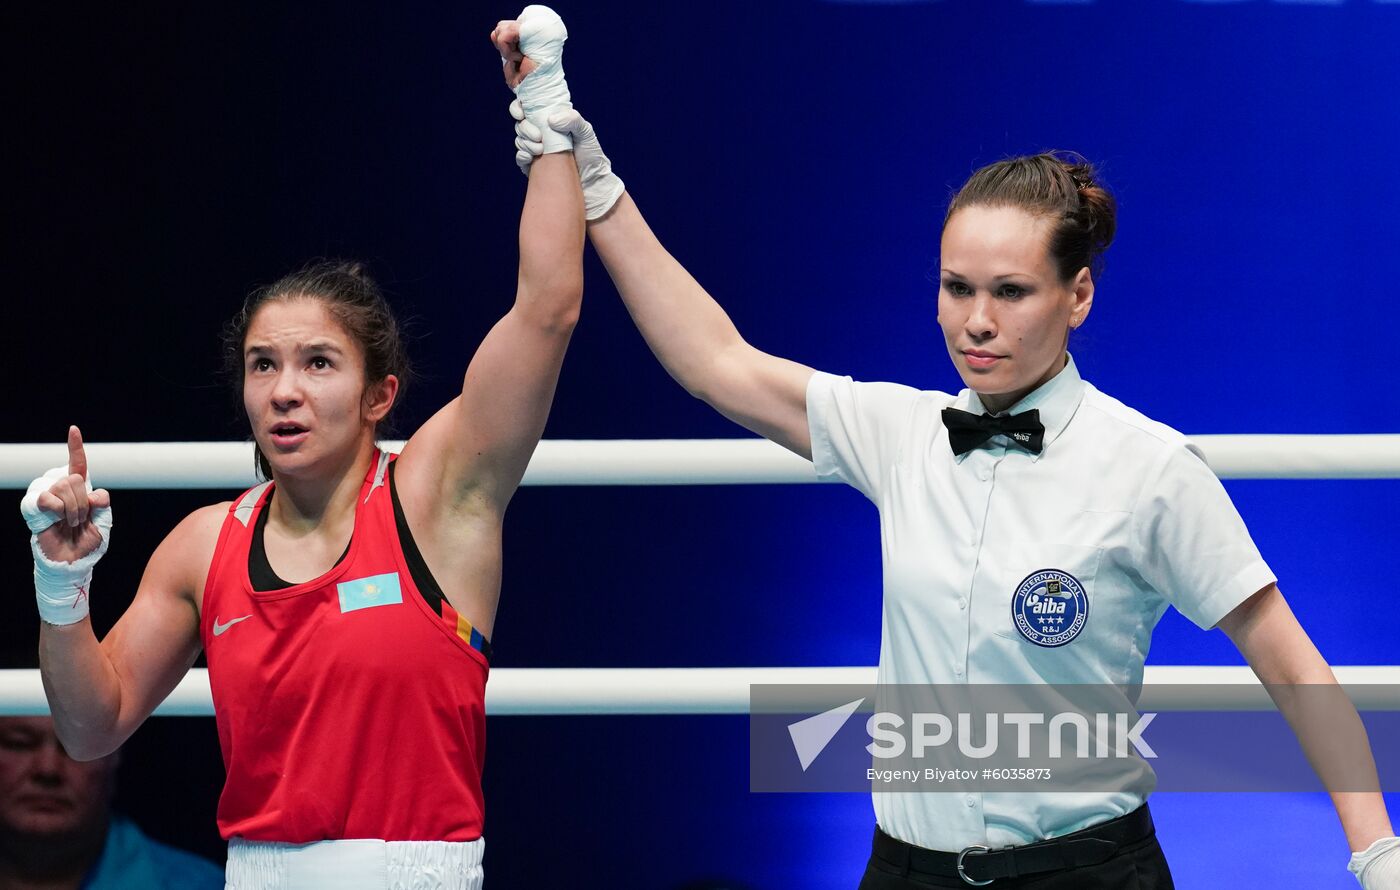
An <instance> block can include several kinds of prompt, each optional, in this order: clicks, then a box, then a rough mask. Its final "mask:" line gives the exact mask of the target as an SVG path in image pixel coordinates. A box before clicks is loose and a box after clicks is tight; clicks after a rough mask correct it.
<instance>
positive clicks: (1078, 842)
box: [872, 804, 1155, 887]
mask: <svg viewBox="0 0 1400 890" xmlns="http://www.w3.org/2000/svg"><path fill="white" fill-rule="evenodd" d="M1154 833H1155V829H1154V828H1153V827H1152V814H1151V813H1149V812H1148V811H1147V804H1143V805H1142V806H1140V807H1138V808H1137V809H1136V810H1133V811H1132V812H1131V813H1128V814H1127V815H1126V816H1119V817H1118V818H1117V819H1110V820H1109V821H1107V822H1101V823H1100V824H1098V825H1092V826H1090V827H1088V828H1085V829H1083V830H1081V831H1076V832H1074V833H1073V834H1067V835H1064V836H1063V837H1057V838H1051V839H1050V840H1046V841H1038V842H1036V843H1034V844H1026V845H1025V846H1023V847H1008V848H1006V849H1004V850H992V849H990V848H988V847H984V846H982V845H980V844H975V845H973V846H971V847H967V848H966V849H964V850H962V851H961V852H958V853H944V852H943V851H941V850H926V849H924V848H923V847H916V846H914V845H913V844H906V843H905V842H904V841H901V840H896V839H895V838H892V837H890V836H889V835H887V834H885V833H884V832H883V831H881V830H880V827H879V826H878V825H877V826H876V827H875V846H874V850H873V851H872V852H873V854H874V856H875V857H876V858H877V859H880V860H882V861H884V862H886V863H888V864H890V865H893V866H895V867H896V868H898V869H899V870H900V871H902V872H921V873H923V874H928V875H936V876H938V877H942V878H960V879H961V880H962V881H963V883H966V884H971V885H973V886H979V887H980V886H985V885H987V884H990V883H992V882H993V881H995V880H997V879H999V878H1017V877H1021V876H1023V875H1035V874H1041V873H1043V872H1051V871H1064V870H1065V869H1070V868H1081V867H1083V866H1086V865H1098V864H1099V863H1100V862H1106V861H1107V860H1108V859H1109V858H1110V857H1112V856H1113V855H1114V854H1115V853H1117V852H1118V850H1119V849H1120V848H1122V847H1125V846H1128V845H1130V844H1134V843H1137V842H1138V841H1144V840H1147V839H1148V838H1150V837H1152V835H1153V834H1154Z"/></svg>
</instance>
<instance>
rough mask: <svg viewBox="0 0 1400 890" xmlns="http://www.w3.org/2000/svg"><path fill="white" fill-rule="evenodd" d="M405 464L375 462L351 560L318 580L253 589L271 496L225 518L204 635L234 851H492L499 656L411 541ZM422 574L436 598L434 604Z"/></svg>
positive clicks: (224, 812) (250, 495) (222, 818)
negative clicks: (252, 566) (439, 585)
mask: <svg viewBox="0 0 1400 890" xmlns="http://www.w3.org/2000/svg"><path fill="white" fill-rule="evenodd" d="M392 460H393V457H392V456H391V455H389V454H387V453H380V454H378V455H377V457H376V460H375V461H374V462H373V463H372V464H371V466H370V471H369V473H368V475H367V476H366V477H365V482H364V485H363V487H362V488H361V490H360V495H359V500H358V501H357V504H356V510H355V529H354V533H353V536H352V537H351V539H350V548H349V550H348V551H347V552H346V554H345V556H344V558H343V559H342V560H341V561H340V562H339V563H338V564H337V565H336V566H335V567H334V568H332V569H331V570H330V571H329V572H327V573H326V574H324V575H322V576H321V577H319V578H316V579H315V580H312V581H307V582H305V583H302V584H295V585H292V586H290V587H286V588H284V589H281V590H271V591H254V590H253V587H252V584H251V582H250V581H249V577H248V555H249V548H250V546H251V545H252V540H253V533H254V529H255V527H256V524H257V519H258V514H259V513H260V511H262V510H263V509H265V508H266V506H267V503H268V498H269V496H270V495H271V492H272V484H271V483H264V484H262V485H260V486H258V487H256V488H253V489H250V490H249V491H248V492H246V493H245V494H244V495H243V496H242V497H241V498H239V499H238V500H237V501H235V502H234V504H233V506H232V507H231V508H230V509H229V515H228V516H227V517H226V518H225V519H224V525H223V529H222V530H221V531H220V533H219V543H218V545H217V547H215V549H214V560H213V563H212V564H211V566H210V568H209V578H208V580H207V581H206V582H205V586H204V604H203V613H202V614H201V616H200V637H201V639H202V640H203V643H204V651H205V653H206V654H207V656H208V660H209V685H210V686H211V687H212V688H213V693H214V714H215V718H216V721H217V723H218V728H219V744H220V747H221V748H222V749H223V756H224V768H225V770H226V771H227V773H228V778H227V780H226V781H225V784H224V791H223V794H222V796H221V797H220V798H219V813H218V822H219V832H220V833H221V834H222V835H223V836H224V837H225V838H232V837H242V838H246V839H248V840H257V841H283V842H286V843H294V844H299V843H309V842H312V841H319V840H328V839H331V840H338V839H343V838H379V839H381V840H386V841H471V840H476V839H477V838H479V837H481V831H482V821H483V801H482V795H481V769H482V764H483V761H484V758H485V753H486V708H485V695H486V674H487V658H486V655H484V654H483V653H482V651H480V650H481V649H484V648H486V647H485V643H484V641H483V640H482V638H481V635H480V633H478V632H476V631H475V630H473V629H472V627H471V625H470V624H469V623H467V621H466V620H465V619H463V618H461V617H459V616H458V615H457V613H456V612H455V611H454V610H453V608H452V606H451V605H450V604H448V603H447V601H446V600H445V599H442V598H441V597H440V594H438V593H437V592H436V590H435V588H436V584H435V582H432V579H431V575H428V574H427V569H426V566H424V565H423V564H422V560H421V557H419V556H418V553H417V548H416V547H415V546H414V545H413V544H412V541H411V538H409V539H408V540H407V541H406V542H401V541H400V537H399V534H398V528H399V527H400V526H399V525H398V524H396V522H395V509H394V508H395V506H396V505H395V500H396V498H395V496H394V493H393V492H391V485H392V477H393V474H392V473H391V472H389V469H390V462H391V461H392ZM400 516H401V511H400ZM402 527H403V528H405V529H406V528H407V524H406V523H402ZM405 550H408V551H409V553H410V554H411V558H405ZM415 564H416V565H415ZM415 571H416V572H417V576H418V577H419V578H420V579H425V581H424V584H423V586H424V587H429V588H434V589H433V590H430V591H428V595H427V596H426V597H425V595H424V593H423V592H422V591H420V586H419V584H418V583H415V581H414V573H415ZM487 651H488V652H489V649H488V650H487Z"/></svg>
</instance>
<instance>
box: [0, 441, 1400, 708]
mask: <svg viewBox="0 0 1400 890" xmlns="http://www.w3.org/2000/svg"><path fill="white" fill-rule="evenodd" d="M1192 442H1194V443H1195V444H1196V445H1198V446H1199V447H1200V448H1201V450H1202V451H1204V452H1205V454H1206V458H1207V460H1208V461H1209V462H1210V465H1211V467H1212V468H1213V469H1214V470H1215V472H1216V475H1218V476H1220V477H1221V478H1223V479H1265V478H1273V479H1396V478H1400V435H1395V434H1377V435H1318V436H1258V435H1240V436H1195V437H1193V438H1192ZM384 446H385V447H386V448H388V449H390V450H392V451H397V450H398V449H400V448H402V447H403V443H402V442H386V443H384ZM86 447H87V452H88V461H89V465H90V466H91V467H92V468H93V471H94V475H95V477H96V479H97V481H98V484H100V485H101V486H103V487H110V488H148V489H211V488H212V489H239V488H244V487H247V486H249V485H252V484H253V483H254V482H255V481H256V480H255V479H254V476H253V471H252V461H253V455H252V446H251V445H250V444H249V443H248V442H115V443H95V444H91V445H88V446H86ZM64 448H65V446H64V445H62V444H49V443H45V444H0V488H20V489H22V488H25V487H26V486H27V485H28V484H29V481H30V480H31V479H33V478H34V477H36V476H38V475H40V474H42V473H43V472H44V470H45V468H47V467H52V466H55V465H57V464H61V463H62V462H63V461H64V460H65V459H66V452H65V450H64ZM816 481H818V480H817V477H816V474H815V472H814V471H813V469H812V465H811V463H809V462H808V461H805V460H803V459H802V458H800V457H798V456H797V455H795V454H792V453H790V452H788V451H786V450H784V449H783V448H781V447H780V446H778V445H775V444H773V443H771V442H768V441H766V440H764V439H647V440H632V439H614V440H558V439H556V440H547V441H543V442H541V443H540V445H539V448H538V449H537V450H536V452H535V455H534V458H533V459H532V460H531V462H530V468H529V470H528V471H527V472H526V473H525V479H524V482H523V484H525V485H742V484H754V483H800V482H816ZM1333 670H1334V672H1335V674H1336V676H1337V678H1338V680H1339V681H1340V682H1341V683H1342V684H1343V685H1344V686H1346V687H1347V690H1348V692H1349V693H1350V694H1351V696H1352V699H1353V701H1355V702H1356V705H1357V707H1359V708H1361V709H1362V710H1400V667H1366V666H1356V667H1337V668H1334V669H1333ZM874 682H875V668H873V667H808V668H498V669H496V670H493V671H492V672H491V683H490V684H489V685H488V687H487V692H486V707H487V711H488V712H489V713H491V714H494V715H566V714H744V713H747V712H748V708H749V687H750V685H752V684H782V685H832V684H849V685H870V684H873V683H874ZM1153 687H1156V689H1154V688H1153ZM798 699H800V696H796V697H795V699H794V702H793V704H794V706H795V707H804V706H805V705H807V704H811V702H803V701H800V700H798ZM1140 706H1141V707H1142V709H1143V710H1158V711H1171V710H1201V709H1206V710H1210V709H1232V710H1271V709H1272V708H1273V705H1272V703H1271V702H1270V700H1269V698H1268V696H1267V694H1266V693H1265V691H1264V689H1263V687H1262V686H1261V685H1260V684H1259V682H1258V680H1257V679H1256V678H1255V677H1254V674H1253V673H1252V672H1251V671H1250V669H1249V668H1247V667H1189V666H1176V667H1169V666H1156V667H1148V668H1147V669H1146V677H1145V689H1144V692H1143V698H1142V701H1141V702H1140ZM213 712H214V709H213V701H212V699H211V697H210V693H209V676H208V673H207V672H206V671H204V670H192V671H190V672H189V674H188V675H186V676H185V678H184V679H183V680H181V681H180V683H179V685H178V686H176V688H175V690H174V691H173V692H172V693H171V694H170V696H169V697H168V698H167V699H166V700H165V702H164V703H162V704H161V705H160V707H158V708H157V709H156V714H160V715H167V716H208V715H211V714H213ZM45 713H48V703H47V701H46V699H45V698H44V690H43V686H42V684H41V683H40V680H39V672H38V671H37V670H11V671H0V714H45Z"/></svg>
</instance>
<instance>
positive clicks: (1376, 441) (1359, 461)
mask: <svg viewBox="0 0 1400 890" xmlns="http://www.w3.org/2000/svg"><path fill="white" fill-rule="evenodd" d="M1191 441H1192V442H1194V443H1195V444H1196V445H1198V446H1199V447H1200V448H1201V450H1202V451H1204V452H1205V455H1206V459H1207V460H1208V461H1209V463H1210V465H1211V468H1212V469H1213V470H1214V471H1215V473H1216V475H1217V476H1219V477H1220V478H1222V479H1400V434H1374V435H1339V436H1256V435H1248V436H1193V437H1192V438H1191ZM383 444H384V446H385V447H386V448H388V449H389V450H391V451H397V450H399V449H400V448H402V447H403V443H402V442H385V443H383ZM86 448H87V453H88V463H89V465H90V466H91V467H92V472H93V478H94V479H95V480H96V481H97V483H98V484H99V485H100V486H102V487H104V488H165V489H169V488H178V489H194V488H222V489H242V488H247V487H249V486H251V485H253V484H255V483H256V481H257V480H256V479H255V478H254V476H253V448H252V445H251V444H250V443H248V442H107V443H102V442H99V443H94V444H91V445H87V446H86ZM66 459H67V451H66V450H65V446H64V445H63V443H43V444H0V488H18V489H23V488H25V487H27V486H28V485H29V482H30V480H31V479H34V478H35V477H36V476H39V475H42V474H43V472H44V470H46V469H48V468H49V467H53V466H58V465H60V464H62V463H63V462H64V461H65V460H66ZM816 481H818V480H817V476H816V472H815V471H814V470H813V469H812V464H811V463H810V462H808V461H806V460H803V459H802V458H800V457H798V456H797V455H795V454H792V453H791V452H789V451H787V450H785V449H784V448H782V447H781V446H779V445H775V444H773V443H772V442H769V441H767V440H765V439H572V440H571V439H549V440H546V441H543V442H541V443H540V445H539V448H538V449H536V451H535V456H534V458H533V459H532V460H531V461H530V468H529V469H528V470H527V471H526V473H525V479H524V482H523V484H525V485H745V484H755V483H798V482H816Z"/></svg>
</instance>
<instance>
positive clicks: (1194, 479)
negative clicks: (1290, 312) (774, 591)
mask: <svg viewBox="0 0 1400 890" xmlns="http://www.w3.org/2000/svg"><path fill="white" fill-rule="evenodd" d="M947 407H953V408H958V409H961V410H964V411H970V412H972V413H974V414H982V413H983V412H984V411H985V409H984V408H983V406H982V403H981V400H980V399H979V398H978V397H977V394H976V393H975V392H972V391H970V390H963V391H962V393H960V394H959V395H957V396H952V395H949V394H947V393H941V392H922V391H920V390H916V389H913V388H911V387H907V386H901V385H898V384H891V383H856V382H853V381H852V380H851V378H849V377H836V376H833V375H831V374H823V373H816V374H814V375H813V376H812V378H811V381H810V382H809V383H808V387H807V415H808V422H809V425H810V429H811V435H812V459H813V462H814V463H815V465H816V470H817V475H818V476H820V477H822V478H830V477H835V478H838V479H840V480H842V481H844V482H846V483H848V484H850V485H852V486H854V487H855V488H857V489H859V490H860V491H861V492H862V493H864V494H865V495H866V497H868V498H870V500H872V501H873V502H874V503H875V505H876V507H878V508H879V511H880V534H881V541H882V544H883V547H882V549H883V562H884V607H883V615H882V620H881V642H880V669H879V682H880V683H881V684H962V683H1040V682H1045V683H1093V684H1113V685H1118V686H1135V685H1137V684H1139V683H1141V681H1142V671H1143V663H1144V661H1145V660H1146V658H1147V649H1148V645H1149V643H1150V642H1151V637H1152V629H1153V627H1154V626H1155V625H1156V624H1157V621H1158V619H1160V618H1161V616H1162V613H1163V612H1164V611H1165V610H1166V608H1167V606H1168V605H1171V606H1175V607H1176V608H1177V609H1178V610H1179V611H1180V612H1181V613H1182V614H1184V615H1185V616H1186V617H1187V618H1189V619H1190V620H1191V621H1193V622H1195V623H1196V624H1197V625H1199V626H1200V627H1202V628H1210V627H1213V626H1214V625H1215V624H1216V623H1217V622H1218V621H1220V619H1221V618H1223V617H1225V615H1226V614H1228V613H1229V612H1230V610H1231V609H1233V608H1234V607H1235V606H1237V605H1239V604H1240V603H1242V602H1243V601H1244V600H1246V599H1248V598H1249V597H1250V596H1251V595H1252V594H1254V593H1256V592H1258V591H1259V590H1262V589H1263V588H1265V587H1267V586H1268V585H1269V584H1272V583H1273V582H1274V581H1275V578H1274V575H1273V573H1272V572H1271V571H1270V570H1269V567H1268V566H1267V565H1266V564H1265V563H1264V560H1263V559H1262V558H1261V557H1260V555H1259V551H1258V548H1256V547H1255V546H1254V542H1253V541H1252V540H1251V539H1250V536H1249V532H1248V531H1247V530H1246V528H1245V525H1244V522H1243V521H1242V520H1241V519H1240V516H1239V513H1238V512H1237V511H1236V510H1235V508H1234V505H1233V504H1232V503H1231V502H1230V498H1229V496H1228V495H1227V494H1226V492H1225V489H1224V487H1223V486H1222V485H1221V484H1220V481H1219V480H1218V479H1216V477H1215V475H1214V474H1213V473H1212V472H1211V471H1210V468H1209V467H1207V466H1206V464H1205V461H1204V459H1203V458H1202V457H1201V455H1200V453H1199V452H1198V451H1197V450H1196V449H1195V448H1194V446H1192V445H1190V444H1189V443H1188V442H1187V441H1186V438H1185V437H1184V436H1183V435H1182V434H1181V433H1178V432H1177V431H1175V430H1173V429H1171V428H1170V427H1168V426H1165V425H1164V424H1161V423H1158V422H1156V421H1154V420H1150V419H1148V418H1146V417H1144V416H1143V415H1142V414H1140V413H1138V412H1137V411H1134V410H1133V409H1131V408H1129V407H1127V406H1125V405H1123V404H1122V403H1121V402H1119V401H1117V400H1116V399H1113V398H1110V397H1109V396H1106V395H1104V394H1103V393H1101V392H1099V391H1098V390H1097V389H1095V388H1094V387H1093V386H1091V385H1090V384H1088V383H1087V382H1085V381H1084V380H1083V379H1082V378H1081V377H1080V376H1079V372H1078V370H1077V369H1076V367H1075V364H1074V359H1073V358H1070V359H1069V361H1068V363H1067V365H1066V366H1065V368H1064V369H1063V370H1061V371H1060V373H1058V374H1057V375H1056V376H1055V377H1053V378H1052V379H1051V380H1049V381H1048V382H1046V383H1045V384H1044V385H1042V386H1041V387H1039V388H1038V389H1037V390H1035V391H1034V392H1032V393H1031V394H1030V395H1028V396H1026V397H1025V398H1024V399H1022V400H1021V401H1020V402H1018V403H1017V404H1016V405H1014V406H1012V407H1011V409H1010V413H1020V412H1022V411H1029V410H1031V409H1038V410H1039V411H1040V419H1041V422H1042V423H1043V424H1044V425H1045V438H1044V448H1043V450H1042V452H1041V453H1040V454H1038V455H1036V454H1031V453H1030V452H1028V451H1025V450H1023V449H1021V448H1020V447H1018V446H1016V445H1015V444H1014V443H1012V442H1010V441H1009V440H1008V439H1006V438H1004V437H1002V436H995V437H993V438H992V439H991V440H990V441H989V442H988V443H987V444H985V445H984V446H982V447H979V448H974V449H973V450H971V451H969V452H966V453H964V454H962V455H960V456H954V455H953V452H952V450H951V448H950V447H949V445H948V432H947V430H946V429H945V428H944V426H943V421H942V416H941V412H942V410H943V409H944V408H947ZM1047 569H1053V570H1054V571H1055V572H1057V573H1061V574H1058V575H1057V576H1056V577H1065V576H1068V578H1069V579H1073V581H1074V582H1077V584H1078V585H1079V587H1080V588H1081V589H1082V593H1083V597H1084V601H1085V602H1086V603H1087V618H1086V620H1085V621H1084V622H1083V624H1082V626H1081V627H1079V628H1078V630H1077V632H1076V633H1074V635H1073V636H1072V638H1070V639H1069V640H1068V642H1058V643H1057V642H1056V641H1057V640H1060V639H1063V636H1058V637H1057V636H1056V634H1057V632H1059V631H1060V628H1056V627H1055V626H1053V625H1051V626H1050V627H1049V628H1045V627H1039V628H1031V629H1030V630H1031V633H1030V634H1029V635H1028V634H1027V633H1023V632H1022V630H1021V629H1018V627H1017V626H1016V623H1015V622H1016V618H1015V616H1014V615H1013V611H1014V610H1013V608H1012V603H1013V597H1015V596H1016V595H1017V590H1018V587H1020V586H1022V585H1023V582H1025V581H1027V580H1028V579H1029V578H1030V577H1031V576H1032V575H1034V574H1035V573H1037V572H1040V571H1042V570H1047ZM1065 583H1066V584H1069V583H1070V582H1069V581H1068V580H1066V582H1065ZM1042 631H1043V632H1044V633H1043V635H1041V636H1039V637H1036V634H1037V633H1039V632H1042ZM1033 637H1036V638H1038V639H1041V640H1042V641H1044V642H1045V643H1055V644H1054V645H1045V644H1038V643H1036V642H1033V641H1032V638H1033ZM1144 800H1145V795H1143V794H1139V793H1133V792H1092V793H1091V792H1084V793H1039V794H1037V793H986V794H966V793H907V792H902V793H887V792H877V793H876V794H875V795H874V803H875V813H876V818H877V820H878V822H879V824H880V826H881V828H882V829H883V830H884V831H885V832H886V833H887V834H889V835H891V836H893V837H896V838H899V839H900V840H903V841H906V842H908V843H912V844H917V845H919V846H921V847H927V848H929V849H935V850H950V851H957V850H961V849H962V848H964V847H967V846H969V845H971V844H986V845H988V846H991V847H993V848H998V847H1005V846H1010V845H1018V844H1026V843H1031V842H1033V841H1036V840H1041V839H1043V838H1047V837H1057V836H1060V835H1063V834H1068V833H1070V832H1072V831H1077V830H1079V829H1081V828H1085V827H1087V826H1089V825H1094V824H1097V823H1099V822H1103V821H1105V820H1108V819H1112V818H1114V817H1117V816H1121V815H1123V814H1125V813H1128V812H1131V811H1132V810H1134V809H1136V808H1137V807H1138V806H1140V805H1141V804H1142V803H1143V802H1144Z"/></svg>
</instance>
